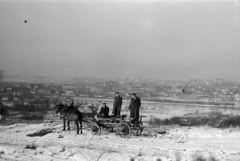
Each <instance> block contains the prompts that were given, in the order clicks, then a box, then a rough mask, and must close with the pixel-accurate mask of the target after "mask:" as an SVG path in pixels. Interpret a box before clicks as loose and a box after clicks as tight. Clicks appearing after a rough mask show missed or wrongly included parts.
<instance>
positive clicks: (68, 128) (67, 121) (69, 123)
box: [67, 120, 70, 130]
mask: <svg viewBox="0 0 240 161" xmlns="http://www.w3.org/2000/svg"><path fill="white" fill-rule="evenodd" d="M67 123H68V130H70V121H69V120H68V121H67Z"/></svg>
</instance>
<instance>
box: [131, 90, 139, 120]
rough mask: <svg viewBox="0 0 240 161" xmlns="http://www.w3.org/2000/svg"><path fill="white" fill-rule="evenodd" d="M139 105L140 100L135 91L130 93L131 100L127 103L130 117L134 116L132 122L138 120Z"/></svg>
mask: <svg viewBox="0 0 240 161" xmlns="http://www.w3.org/2000/svg"><path fill="white" fill-rule="evenodd" d="M140 106H141V100H140V98H139V97H137V95H136V93H133V94H132V98H131V102H130V105H129V110H130V118H134V120H133V122H135V123H138V120H139V108H140Z"/></svg>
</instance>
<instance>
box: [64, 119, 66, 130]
mask: <svg viewBox="0 0 240 161" xmlns="http://www.w3.org/2000/svg"><path fill="white" fill-rule="evenodd" d="M65 122H66V119H65V117H63V131H65Z"/></svg>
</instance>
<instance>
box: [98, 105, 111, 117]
mask: <svg viewBox="0 0 240 161" xmlns="http://www.w3.org/2000/svg"><path fill="white" fill-rule="evenodd" d="M108 113H109V107H107V106H105V107H102V108H101V110H100V112H99V114H100V116H103V117H104V118H108V117H109V114H108Z"/></svg>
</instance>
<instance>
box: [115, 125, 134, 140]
mask: <svg viewBox="0 0 240 161" xmlns="http://www.w3.org/2000/svg"><path fill="white" fill-rule="evenodd" d="M117 133H118V135H119V136H120V137H121V138H127V139H128V138H130V136H131V134H132V130H131V128H130V126H129V125H128V124H126V123H123V124H120V125H119V126H118V127H117Z"/></svg>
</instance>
